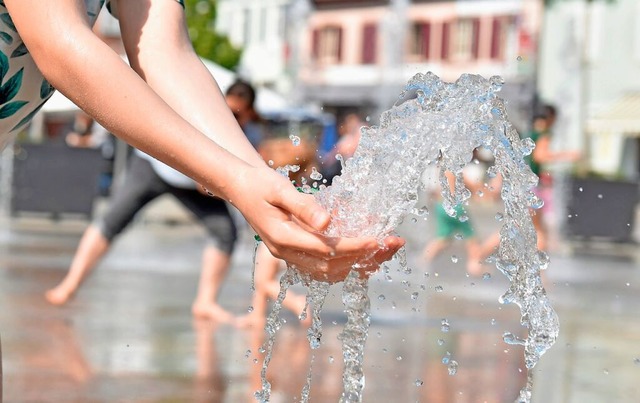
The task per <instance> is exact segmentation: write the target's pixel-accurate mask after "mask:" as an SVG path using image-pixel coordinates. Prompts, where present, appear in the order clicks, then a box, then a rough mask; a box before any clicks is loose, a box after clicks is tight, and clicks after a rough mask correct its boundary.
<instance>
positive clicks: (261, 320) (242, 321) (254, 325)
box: [235, 312, 267, 329]
mask: <svg viewBox="0 0 640 403" xmlns="http://www.w3.org/2000/svg"><path fill="white" fill-rule="evenodd" d="M266 323H267V320H266V318H265V317H264V315H261V314H260V313H258V312H251V313H248V314H246V315H242V316H240V317H239V318H236V320H235V325H236V327H238V328H240V329H261V328H264V326H265V325H266Z"/></svg>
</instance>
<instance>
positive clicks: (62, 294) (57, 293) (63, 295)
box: [44, 284, 74, 306]
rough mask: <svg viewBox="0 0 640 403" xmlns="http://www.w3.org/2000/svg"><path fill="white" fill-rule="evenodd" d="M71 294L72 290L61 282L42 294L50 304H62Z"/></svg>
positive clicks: (67, 300)
mask: <svg viewBox="0 0 640 403" xmlns="http://www.w3.org/2000/svg"><path fill="white" fill-rule="evenodd" d="M73 295H74V291H73V290H71V289H70V288H69V287H67V286H65V285H63V284H60V285H59V286H57V287H54V288H52V289H50V290H49V291H47V292H46V293H45V294H44V297H45V299H46V300H47V301H48V302H49V303H50V304H51V305H57V306H62V305H64V304H66V303H67V302H69V300H70V299H71V298H72V297H73Z"/></svg>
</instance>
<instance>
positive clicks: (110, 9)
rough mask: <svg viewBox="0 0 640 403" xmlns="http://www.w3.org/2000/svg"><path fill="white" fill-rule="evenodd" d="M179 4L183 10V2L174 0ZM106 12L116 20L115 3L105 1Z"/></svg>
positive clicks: (116, 8)
mask: <svg viewBox="0 0 640 403" xmlns="http://www.w3.org/2000/svg"><path fill="white" fill-rule="evenodd" d="M174 1H177V2H178V3H180V5H181V6H182V8H184V0H174ZM107 10H109V12H110V13H111V15H113V16H114V17H115V18H118V7H116V3H113V4H112V3H111V0H107Z"/></svg>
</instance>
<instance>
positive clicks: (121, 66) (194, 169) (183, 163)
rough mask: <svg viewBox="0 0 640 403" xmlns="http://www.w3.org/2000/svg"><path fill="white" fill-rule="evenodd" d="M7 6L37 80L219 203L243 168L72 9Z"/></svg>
mask: <svg viewBox="0 0 640 403" xmlns="http://www.w3.org/2000/svg"><path fill="white" fill-rule="evenodd" d="M7 6H8V7H9V6H12V7H11V10H10V11H12V17H13V18H14V23H15V24H16V26H17V27H18V29H19V31H20V33H21V35H22V38H23V40H24V41H25V44H26V45H27V47H28V48H29V50H30V52H31V55H32V56H33V58H34V60H35V62H36V64H37V65H38V67H39V69H40V70H41V71H42V73H43V74H44V76H45V78H47V80H48V81H49V82H50V83H51V84H52V85H53V86H54V87H56V88H57V89H58V90H60V92H62V93H63V94H65V95H66V96H67V97H69V98H70V99H71V100H72V101H74V102H75V103H76V104H77V105H78V106H80V107H81V108H82V109H84V110H85V111H86V112H87V113H89V114H90V115H92V116H94V117H95V118H96V120H97V121H98V122H100V123H101V124H102V125H103V126H104V127H105V128H107V129H108V130H109V131H111V132H112V133H114V134H115V135H116V136H118V137H120V138H122V139H123V140H125V141H126V142H128V143H129V144H131V145H133V146H134V147H136V148H139V149H141V150H143V151H145V152H147V153H149V154H150V155H153V156H154V157H156V158H158V159H160V160H162V161H163V162H166V163H167V164H169V165H171V166H173V167H175V168H177V169H178V170H180V171H182V172H183V173H185V174H186V175H188V176H190V177H192V178H193V179H195V180H197V181H199V182H200V183H202V184H205V185H206V186H207V187H209V188H210V189H211V190H214V191H216V193H218V194H220V195H223V196H224V195H225V194H226V193H227V192H226V188H227V187H228V186H229V182H230V180H232V178H233V175H234V173H239V172H241V171H242V170H243V169H244V168H247V167H248V165H247V164H246V163H244V162H243V161H241V160H240V159H238V158H236V157H234V156H233V155H231V154H230V153H229V152H227V151H226V150H224V149H223V148H221V147H220V146H218V145H216V144H215V143H214V142H213V141H211V140H210V139H208V138H207V137H206V136H204V135H203V134H202V133H200V131H198V130H197V129H196V128H194V127H193V126H192V125H191V124H189V123H188V122H187V121H186V120H185V119H183V118H182V117H181V116H179V115H178V114H177V113H176V112H175V111H173V110H172V108H171V107H170V106H169V105H168V104H167V103H166V102H164V101H163V100H162V99H161V98H160V97H159V96H158V95H157V94H156V93H155V92H154V91H153V90H152V89H151V88H150V87H149V86H148V85H147V84H146V83H145V82H144V81H143V80H142V79H141V78H140V77H139V76H138V75H137V74H136V73H135V72H134V71H133V70H131V68H129V66H127V65H126V63H124V62H123V60H122V59H121V58H120V57H119V56H118V55H117V54H115V52H113V51H112V50H111V49H110V48H109V47H108V46H107V45H106V44H104V43H103V42H102V41H101V40H100V39H99V38H97V37H96V36H95V35H94V34H93V33H92V31H91V29H90V27H89V26H88V24H87V23H86V21H84V20H83V19H82V18H81V17H80V15H81V12H82V10H77V8H78V5H77V4H75V3H72V4H71V5H70V4H69V3H64V8H63V7H59V5H57V4H48V3H40V2H39V1H38V2H36V3H33V2H31V1H27V0H20V1H19V2H7ZM71 6H73V7H75V9H74V8H73V7H71ZM70 7H71V8H70ZM29 8H30V9H29ZM60 8H63V10H58V9H60ZM65 11H66V12H65ZM74 11H76V12H75V13H74ZM34 21H37V22H38V23H37V24H34ZM42 21H47V22H42ZM204 167H206V168H207V170H206V171H205V170H204Z"/></svg>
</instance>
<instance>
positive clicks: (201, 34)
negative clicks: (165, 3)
mask: <svg viewBox="0 0 640 403" xmlns="http://www.w3.org/2000/svg"><path fill="white" fill-rule="evenodd" d="M185 11H186V16H187V26H188V28H189V35H190V36H191V42H192V43H193V47H194V49H195V51H196V53H197V54H198V55H199V56H201V57H203V58H205V59H208V60H211V61H213V62H215V63H218V64H219V65H221V66H223V67H226V68H228V69H234V68H235V67H236V66H237V65H238V63H239V62H240V56H241V55H242V49H239V48H236V47H235V46H233V45H232V44H231V42H230V41H229V38H228V37H227V36H226V35H222V34H219V33H217V32H216V31H215V20H216V0H186V1H185Z"/></svg>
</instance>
